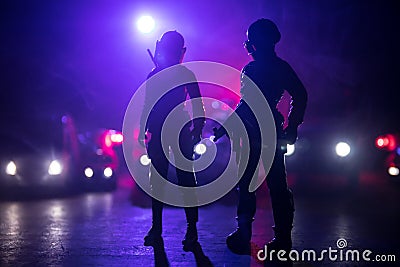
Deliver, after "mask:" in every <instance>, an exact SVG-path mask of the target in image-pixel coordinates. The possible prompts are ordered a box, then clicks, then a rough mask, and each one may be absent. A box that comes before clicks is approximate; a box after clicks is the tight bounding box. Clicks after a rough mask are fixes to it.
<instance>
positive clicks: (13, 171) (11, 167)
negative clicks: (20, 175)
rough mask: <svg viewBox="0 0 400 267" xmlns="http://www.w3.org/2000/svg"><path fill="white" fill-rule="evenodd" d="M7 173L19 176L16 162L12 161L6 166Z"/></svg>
mask: <svg viewBox="0 0 400 267" xmlns="http://www.w3.org/2000/svg"><path fill="white" fill-rule="evenodd" d="M6 173H7V174H8V175H12V176H14V175H16V174H17V165H15V162H14V161H10V162H9V163H8V164H7V166H6Z"/></svg>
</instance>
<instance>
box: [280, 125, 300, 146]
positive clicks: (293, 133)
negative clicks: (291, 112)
mask: <svg viewBox="0 0 400 267" xmlns="http://www.w3.org/2000/svg"><path fill="white" fill-rule="evenodd" d="M282 139H283V140H285V141H287V143H288V144H290V145H293V144H294V143H296V140H297V126H294V125H290V124H289V125H288V127H286V128H285V130H283V138H282Z"/></svg>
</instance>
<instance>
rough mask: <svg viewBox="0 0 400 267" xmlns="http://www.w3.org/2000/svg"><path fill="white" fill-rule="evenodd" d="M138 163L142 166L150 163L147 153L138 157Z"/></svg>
mask: <svg viewBox="0 0 400 267" xmlns="http://www.w3.org/2000/svg"><path fill="white" fill-rule="evenodd" d="M139 161H140V164H142V165H143V166H147V165H149V164H150V163H151V160H150V159H149V157H148V156H147V155H142V156H141V157H140V159H139Z"/></svg>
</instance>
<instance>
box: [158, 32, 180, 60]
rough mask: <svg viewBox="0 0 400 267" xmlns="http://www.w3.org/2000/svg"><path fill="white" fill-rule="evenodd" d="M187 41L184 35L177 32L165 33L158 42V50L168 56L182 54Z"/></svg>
mask: <svg viewBox="0 0 400 267" xmlns="http://www.w3.org/2000/svg"><path fill="white" fill-rule="evenodd" d="M184 44H185V41H184V39H183V36H182V34H180V33H179V32H177V31H168V32H165V33H164V34H163V35H162V36H161V39H160V40H159V41H157V46H158V47H157V48H158V49H159V50H160V51H159V52H161V51H162V52H164V53H167V54H173V55H175V54H180V52H181V50H182V48H183V46H184Z"/></svg>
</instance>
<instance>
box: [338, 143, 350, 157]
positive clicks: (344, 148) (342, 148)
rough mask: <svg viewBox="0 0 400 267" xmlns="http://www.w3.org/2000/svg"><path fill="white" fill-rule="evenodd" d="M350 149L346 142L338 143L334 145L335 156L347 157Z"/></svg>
mask: <svg viewBox="0 0 400 267" xmlns="http://www.w3.org/2000/svg"><path fill="white" fill-rule="evenodd" d="M350 151H351V148H350V145H349V144H347V143H346V142H339V143H337V145H336V154H337V155H338V156H339V157H342V158H343V157H347V156H348V155H349V154H350Z"/></svg>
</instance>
